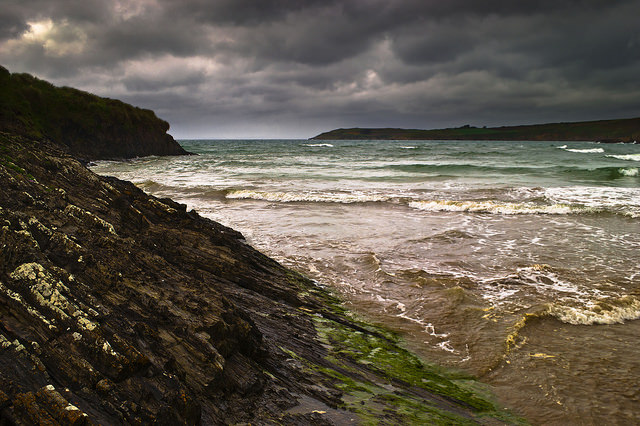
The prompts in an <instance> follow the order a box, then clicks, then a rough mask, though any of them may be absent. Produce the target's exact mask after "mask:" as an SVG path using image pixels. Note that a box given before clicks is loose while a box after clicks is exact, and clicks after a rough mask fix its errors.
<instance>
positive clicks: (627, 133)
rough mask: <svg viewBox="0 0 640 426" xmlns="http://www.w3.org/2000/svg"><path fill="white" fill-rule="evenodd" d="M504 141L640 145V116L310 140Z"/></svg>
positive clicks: (368, 132)
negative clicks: (639, 143)
mask: <svg viewBox="0 0 640 426" xmlns="http://www.w3.org/2000/svg"><path fill="white" fill-rule="evenodd" d="M367 139H369V140H483V141H488V140H501V141H567V142H568V141H574V142H578V141H582V142H584V141H591V142H600V143H637V141H640V117H639V118H627V119H618V120H599V121H581V122H574V123H549V124H534V125H524V126H502V127H473V126H469V125H465V126H462V127H456V128H447V129H432V130H422V129H398V128H350V129H335V130H331V131H329V132H325V133H321V134H319V135H317V136H314V137H312V138H310V140H367Z"/></svg>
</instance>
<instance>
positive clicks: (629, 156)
mask: <svg viewBox="0 0 640 426" xmlns="http://www.w3.org/2000/svg"><path fill="white" fill-rule="evenodd" d="M606 157H609V158H617V159H618V160H625V161H640V154H620V155H615V154H610V155H607V156H606Z"/></svg>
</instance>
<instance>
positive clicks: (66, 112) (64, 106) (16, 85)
mask: <svg viewBox="0 0 640 426" xmlns="http://www.w3.org/2000/svg"><path fill="white" fill-rule="evenodd" d="M0 130H4V131H7V132H11V133H13V134H20V135H24V136H27V137H32V138H39V139H42V138H46V139H49V140H52V141H54V142H55V143H57V144H60V145H64V146H66V147H68V149H69V151H70V152H71V153H72V154H73V155H75V156H76V157H78V158H82V159H85V160H96V159H113V158H131V157H140V156H147V155H182V154H187V152H185V151H184V149H182V147H181V146H180V145H179V144H178V143H177V142H176V141H175V140H174V139H173V138H172V137H171V135H169V134H167V131H168V130H169V123H167V122H166V121H163V120H160V119H159V118H157V117H156V115H155V113H154V112H153V111H150V110H146V109H141V108H136V107H133V106H131V105H128V104H126V103H124V102H121V101H118V100H114V99H108V98H101V97H99V96H96V95H92V94H90V93H87V92H83V91H81V90H77V89H72V88H69V87H55V86H54V85H52V84H50V83H48V82H46V81H43V80H40V79H37V78H35V77H33V76H31V75H29V74H15V73H14V74H11V73H10V72H9V71H7V70H6V69H5V68H3V67H0Z"/></svg>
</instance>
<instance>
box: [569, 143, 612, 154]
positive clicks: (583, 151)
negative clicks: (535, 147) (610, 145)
mask: <svg viewBox="0 0 640 426" xmlns="http://www.w3.org/2000/svg"><path fill="white" fill-rule="evenodd" d="M560 148H562V149H564V150H565V151H569V152H577V153H580V154H599V153H602V152H604V149H603V148H585V149H575V148H566V145H564V147H560Z"/></svg>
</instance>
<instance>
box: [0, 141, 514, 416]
mask: <svg viewBox="0 0 640 426" xmlns="http://www.w3.org/2000/svg"><path fill="white" fill-rule="evenodd" d="M0 188H1V189H0V412H1V414H0V417H1V419H0V423H3V422H5V421H6V422H8V423H9V424H11V423H14V424H38V423H40V424H118V423H126V424H149V423H159V424H199V423H200V424H230V423H242V422H254V423H258V424H345V423H350V422H358V421H361V420H363V419H364V420H367V419H368V421H371V422H374V423H375V422H382V423H388V424H393V423H398V422H399V423H406V422H431V421H436V422H456V423H457V422H462V423H465V422H469V423H476V422H480V423H491V424H496V423H502V422H503V420H501V419H503V418H504V416H503V415H502V414H501V412H499V411H498V408H496V407H495V406H494V404H493V403H490V402H488V401H486V400H485V399H482V398H480V397H478V396H476V395H475V394H474V393H473V392H472V391H470V390H468V388H469V386H467V385H468V384H470V383H472V384H473V386H472V387H476V386H477V383H475V382H471V381H469V378H468V377H462V376H457V375H453V376H451V375H447V374H444V373H442V372H437V370H434V369H432V368H431V367H428V366H426V365H424V364H422V363H421V362H420V361H419V360H418V359H416V358H415V357H413V356H411V355H410V354H409V353H407V352H406V351H404V350H402V349H401V348H399V347H398V346H397V344H396V343H395V341H394V338H393V336H390V335H388V334H386V333H385V332H384V331H382V330H378V329H374V328H372V327H370V326H367V325H365V324H362V323H359V322H357V321H355V320H353V319H352V318H350V317H349V316H348V315H346V314H345V313H344V312H343V311H342V310H341V308H340V307H339V306H338V304H337V302H336V300H335V299H333V298H332V297H331V296H329V295H328V294H327V293H326V292H325V291H324V290H322V289H320V288H318V287H317V286H316V285H314V283H312V282H310V281H309V280H307V279H305V278H304V277H302V276H300V275H299V274H297V273H295V272H292V271H290V270H287V269H285V268H284V267H282V266H281V265H279V264H278V263H277V262H275V261H273V260H272V259H270V258H268V257H266V256H264V255H262V254H261V253H259V252H257V251H255V250H254V249H252V248H251V247H249V246H248V245H247V244H246V243H245V241H244V239H243V237H242V235H240V234H239V233H238V232H236V231H233V230H231V229H229V228H226V227H224V226H222V225H220V224H217V223H215V222H212V221H210V220H208V219H204V218H202V217H200V216H199V215H198V214H197V213H196V212H194V211H187V210H186V208H185V206H184V205H181V204H178V203H175V202H173V201H171V200H168V199H157V198H154V197H152V196H148V195H146V194H144V193H143V192H142V191H141V190H139V189H138V188H136V187H135V186H134V185H133V184H131V183H129V182H124V181H120V180H117V179H115V178H108V177H100V176H97V175H95V174H94V173H92V172H91V171H90V170H88V169H87V168H85V167H84V166H83V165H82V164H81V163H80V162H78V161H77V160H76V159H74V158H73V157H71V156H70V155H68V154H67V153H66V152H65V150H64V149H62V148H61V147H59V146H57V145H54V144H51V143H50V142H48V141H45V140H34V139H31V138H26V137H24V136H16V135H12V134H8V133H0Z"/></svg>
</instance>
